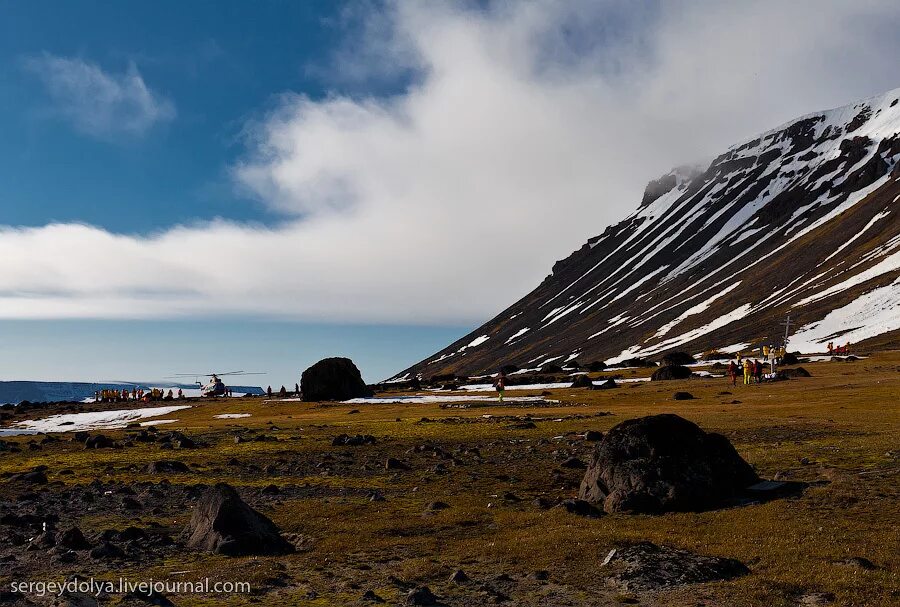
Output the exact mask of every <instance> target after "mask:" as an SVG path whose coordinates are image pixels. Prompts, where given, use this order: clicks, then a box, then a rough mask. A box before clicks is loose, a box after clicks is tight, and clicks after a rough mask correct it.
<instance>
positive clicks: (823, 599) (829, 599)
mask: <svg viewBox="0 0 900 607" xmlns="http://www.w3.org/2000/svg"><path fill="white" fill-rule="evenodd" d="M833 602H834V595H833V594H831V593H830V592H807V593H806V594H804V595H803V596H801V597H800V601H799V603H798V604H799V605H800V606H801V607H819V606H820V605H830V604H831V603H833Z"/></svg>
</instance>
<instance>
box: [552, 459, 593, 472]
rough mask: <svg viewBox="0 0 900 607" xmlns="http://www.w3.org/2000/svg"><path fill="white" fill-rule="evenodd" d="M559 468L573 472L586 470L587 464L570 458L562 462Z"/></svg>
mask: <svg viewBox="0 0 900 607" xmlns="http://www.w3.org/2000/svg"><path fill="white" fill-rule="evenodd" d="M559 466H560V468H571V469H574V470H587V464H585V463H584V462H583V461H581V460H580V459H578V458H577V457H570V458H569V459H567V460H565V461H564V462H562V463H561V464H560V465H559Z"/></svg>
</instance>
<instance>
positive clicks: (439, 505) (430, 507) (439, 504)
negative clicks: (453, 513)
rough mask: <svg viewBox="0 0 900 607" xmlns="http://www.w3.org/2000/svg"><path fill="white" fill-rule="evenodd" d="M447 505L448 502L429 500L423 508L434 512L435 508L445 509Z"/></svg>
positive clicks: (448, 505)
mask: <svg viewBox="0 0 900 607" xmlns="http://www.w3.org/2000/svg"><path fill="white" fill-rule="evenodd" d="M449 507H450V504H448V503H447V502H431V503H430V504H428V505H427V506H425V509H426V510H429V511H432V512H434V511H437V510H446V509H447V508H449Z"/></svg>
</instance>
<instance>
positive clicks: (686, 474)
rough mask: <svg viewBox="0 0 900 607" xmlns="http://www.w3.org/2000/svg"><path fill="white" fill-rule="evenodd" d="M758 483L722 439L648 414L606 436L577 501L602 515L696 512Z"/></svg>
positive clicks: (673, 417) (672, 417) (684, 422)
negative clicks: (593, 505)
mask: <svg viewBox="0 0 900 607" xmlns="http://www.w3.org/2000/svg"><path fill="white" fill-rule="evenodd" d="M758 481H759V478H758V477H757V476H756V473H755V472H754V471H753V469H752V468H751V467H750V465H749V464H748V463H747V462H745V461H744V460H743V459H741V456H740V455H738V453H737V451H735V450H734V447H732V446H731V443H730V442H728V439H727V438H725V437H724V436H721V435H719V434H712V433H707V432H704V431H703V430H701V429H700V428H699V427H698V426H697V425H696V424H694V423H692V422H689V421H688V420H686V419H684V418H682V417H679V416H677V415H672V414H663V415H651V416H648V417H641V418H638V419H630V420H627V421H624V422H622V423H621V424H619V425H617V426H615V427H614V428H613V429H612V430H610V431H609V432H607V433H606V435H605V436H604V437H603V440H602V441H601V442H600V444H599V445H598V446H597V449H596V451H595V452H594V456H593V458H592V459H591V464H590V466H589V467H588V469H587V472H586V473H585V475H584V479H583V480H582V481H581V487H580V490H579V492H578V497H579V498H581V499H583V500H586V501H588V502H591V503H602V504H603V507H604V509H605V510H606V511H607V512H631V513H659V512H670V511H697V510H706V509H709V508H714V507H716V506H719V505H721V504H722V503H723V502H724V501H725V500H727V499H728V498H729V497H731V496H733V495H734V494H735V493H737V492H738V491H740V490H741V489H744V488H745V487H747V486H749V485H752V484H754V483H756V482H758Z"/></svg>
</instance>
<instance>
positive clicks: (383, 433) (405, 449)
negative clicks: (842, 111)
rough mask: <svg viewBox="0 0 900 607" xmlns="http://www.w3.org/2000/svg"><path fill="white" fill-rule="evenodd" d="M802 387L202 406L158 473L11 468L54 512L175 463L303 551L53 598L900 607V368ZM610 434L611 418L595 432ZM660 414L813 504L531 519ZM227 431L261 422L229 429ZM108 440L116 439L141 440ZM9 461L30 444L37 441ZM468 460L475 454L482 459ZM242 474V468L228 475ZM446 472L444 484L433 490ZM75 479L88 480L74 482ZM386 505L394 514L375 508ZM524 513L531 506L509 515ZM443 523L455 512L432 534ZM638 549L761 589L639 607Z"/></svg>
mask: <svg viewBox="0 0 900 607" xmlns="http://www.w3.org/2000/svg"><path fill="white" fill-rule="evenodd" d="M804 367H805V368H807V369H808V370H809V371H810V372H811V373H812V374H813V377H810V378H805V379H796V380H792V381H788V382H780V383H775V384H764V385H753V386H749V387H746V386H741V385H738V386H736V387H732V386H731V384H730V382H729V381H728V380H726V379H721V378H713V379H691V380H685V381H671V382H660V383H657V382H653V383H634V384H622V385H621V387H619V388H617V389H614V390H608V391H588V390H582V389H578V390H573V389H559V390H553V391H552V394H551V396H548V398H552V399H558V400H559V401H560V403H559V404H558V405H554V406H552V407H535V408H525V407H517V406H513V405H511V404H510V405H505V406H501V405H499V404H496V405H494V406H490V407H477V408H470V409H442V408H440V406H438V405H436V404H435V405H409V404H402V405H397V404H367V405H328V404H326V405H322V404H314V403H300V402H279V401H273V402H264V401H263V400H262V399H229V400H216V401H202V402H201V401H192V403H191V404H192V405H194V406H193V407H192V408H191V409H188V410H184V411H179V412H177V413H176V414H174V415H169V416H167V417H177V418H178V422H177V423H174V424H170V425H167V426H165V427H160V430H161V431H168V430H179V431H181V432H184V433H185V434H187V435H189V436H190V437H192V438H195V439H197V440H199V441H202V442H204V443H206V444H207V445H208V446H206V447H204V448H200V449H193V450H174V451H162V450H160V448H159V445H157V444H155V443H146V444H145V443H137V444H136V445H135V446H133V447H128V448H125V449H116V450H114V449H101V450H91V451H87V450H84V449H83V448H82V447H81V445H80V444H77V443H73V442H68V441H66V440H63V441H61V442H56V443H48V444H45V445H43V447H42V449H41V450H35V451H32V450H28V449H23V450H22V451H21V452H20V453H6V454H3V455H0V473H5V472H18V471H22V470H26V469H30V468H32V467H34V466H38V465H46V466H48V467H49V473H48V476H49V478H50V481H51V484H50V485H49V486H48V488H47V490H49V491H54V490H60V489H61V488H63V487H65V486H72V485H74V484H80V483H82V484H83V483H89V482H91V481H94V480H95V479H98V478H99V479H100V480H102V481H104V482H110V481H121V482H125V483H129V484H134V483H138V482H141V481H151V482H159V480H160V477H159V476H153V475H149V474H147V473H146V472H145V470H144V468H145V466H146V464H147V463H149V462H151V461H154V460H159V459H178V460H180V461H183V462H185V463H187V464H189V465H191V466H193V467H194V470H195V472H194V473H192V474H183V475H169V476H168V477H167V478H168V480H169V481H170V482H171V483H173V484H178V483H186V484H194V483H201V482H202V483H214V482H218V481H225V482H228V483H230V484H232V485H234V486H235V487H237V488H238V489H239V490H240V491H241V492H242V493H245V494H246V495H248V496H249V497H248V501H249V502H250V503H252V504H253V505H254V506H255V507H257V508H258V509H259V510H260V511H262V512H264V513H265V514H266V515H267V516H269V517H270V518H272V519H273V520H274V521H275V522H276V523H277V524H278V525H279V526H280V527H281V528H282V530H283V531H284V532H285V533H291V534H297V535H298V536H299V537H302V541H301V542H300V546H301V550H300V551H298V552H297V553H296V554H294V555H290V556H287V557H271V558H225V557H220V556H213V555H205V554H199V553H196V552H191V551H187V550H178V551H176V552H173V553H170V554H168V555H167V556H166V557H165V558H160V559H152V558H151V559H148V560H147V562H141V563H134V562H132V563H125V564H124V565H123V567H122V568H117V569H115V570H111V569H110V565H109V564H108V563H100V562H96V561H91V560H90V559H86V560H85V561H83V562H78V563H75V564H72V565H69V566H63V565H60V567H59V570H55V569H54V570H48V571H43V572H32V573H33V577H37V574H40V575H41V577H43V578H45V579H56V578H58V577H63V576H65V575H67V574H69V573H72V572H75V571H77V572H80V573H82V574H84V575H95V576H98V577H102V576H103V575H115V576H116V577H118V576H119V575H128V576H129V577H131V578H133V579H140V578H150V577H152V578H154V579H200V578H202V577H206V576H209V577H211V578H214V579H221V580H239V581H249V582H250V583H251V584H252V586H253V587H254V588H255V589H256V592H255V593H254V594H252V595H218V596H212V597H209V596H197V595H181V596H170V598H171V599H172V600H173V601H174V602H175V603H176V604H177V605H213V604H216V605H244V604H249V603H262V604H265V605H346V604H352V603H355V602H356V601H358V600H359V598H360V596H361V595H362V593H363V592H364V591H366V590H374V591H375V592H376V593H377V594H379V595H380V596H382V597H384V598H385V599H387V600H388V601H389V602H395V601H396V600H397V598H398V596H400V594H401V589H402V583H403V582H406V583H409V584H425V585H428V586H429V587H431V589H432V590H433V591H434V592H435V593H436V594H437V595H438V596H440V597H441V598H442V599H443V601H444V602H445V603H447V604H449V605H473V604H491V603H493V602H495V601H496V600H498V599H497V598H496V597H497V594H498V592H496V591H495V590H492V589H491V588H499V587H502V586H503V584H505V583H506V582H497V583H496V584H494V585H493V586H491V585H490V584H487V585H485V586H484V587H483V588H481V587H479V582H480V581H489V580H495V578H496V577H497V576H498V575H500V574H508V575H509V576H511V577H512V578H513V579H514V580H516V581H515V582H514V583H513V585H512V586H507V587H505V588H506V589H505V591H504V593H503V594H506V595H507V596H508V597H509V598H510V599H511V601H510V602H509V603H507V604H518V605H579V604H588V605H605V604H617V603H619V602H622V601H630V600H632V599H636V600H637V601H639V604H644V605H657V604H659V605H663V604H665V605H684V606H688V605H690V606H696V605H734V606H757V605H773V606H779V605H796V604H797V601H798V597H799V596H801V595H802V594H803V593H805V592H814V591H818V592H825V593H831V594H833V595H834V600H835V604H837V605H872V606H884V605H890V604H898V603H900V578H898V567H900V486H898V471H900V407H898V399H900V352H887V353H880V354H874V355H872V356H871V357H870V358H867V359H863V360H859V361H856V362H840V363H838V362H822V363H811V364H804ZM626 373H630V372H626ZM646 373H647V372H646V371H636V372H635V374H636V375H641V374H646ZM595 375H596V374H595ZM678 390H685V391H689V392H691V393H692V394H693V395H694V396H695V397H697V398H696V400H689V401H677V402H676V401H674V400H672V398H671V397H672V394H673V392H675V391H678ZM723 392H730V393H731V394H723ZM529 394H531V395H535V394H539V392H524V391H510V392H508V398H514V397H515V396H518V395H523V396H524V395H529ZM732 401H740V402H739V403H733V402H732ZM352 410H358V411H359V412H358V413H352V414H351V411H352ZM603 412H608V413H611V415H608V416H600V415H596V414H598V413H603ZM663 412H671V413H677V414H679V415H681V416H683V417H685V418H687V419H690V420H692V421H694V422H696V423H697V424H699V425H700V426H701V427H702V428H703V429H705V430H708V431H715V432H720V433H722V434H724V435H726V436H727V437H729V439H730V440H731V441H732V443H733V444H734V445H735V447H736V448H737V450H738V452H739V453H740V454H741V455H742V456H743V457H744V458H745V459H746V460H747V461H748V462H750V463H751V464H753V465H754V466H755V467H756V469H757V471H758V472H759V474H760V475H761V476H762V477H764V478H772V477H774V476H775V475H776V474H778V475H779V477H787V478H790V479H791V480H798V481H806V482H809V483H811V485H810V486H809V488H807V489H806V490H805V491H804V493H803V494H802V495H800V496H799V497H796V498H789V499H780V500H775V501H771V502H768V503H764V504H757V505H750V506H744V507H736V508H727V509H721V510H715V511H710V512H702V513H678V514H667V515H662V516H629V515H607V516H603V517H601V518H599V519H585V518H580V517H577V516H575V515H571V514H568V513H566V512H564V511H562V510H561V509H550V510H544V509H541V508H538V507H536V506H535V505H533V504H532V502H533V500H534V499H535V498H537V497H541V496H543V497H547V498H551V499H559V498H563V497H571V496H573V495H574V493H575V490H574V489H573V487H574V486H575V484H576V483H577V481H578V480H580V476H581V474H582V471H579V470H567V469H560V468H559V464H560V462H561V461H562V460H563V459H564V458H566V457H569V456H577V457H580V458H582V459H584V460H587V458H588V457H589V455H590V451H591V444H590V443H586V442H585V441H583V440H581V439H580V438H579V437H578V436H577V435H578V434H581V433H584V432H585V431H586V430H600V431H605V430H608V429H609V428H610V427H612V426H613V425H615V424H617V423H619V422H621V421H623V420H625V419H629V418H633V417H638V416H642V415H648V414H654V413H663ZM220 413H250V414H252V416H251V417H249V418H243V419H236V420H234V419H232V420H218V419H213V416H214V415H216V414H220ZM485 415H492V416H494V417H492V418H488V417H484V416H485ZM525 415H531V416H532V417H533V419H534V421H535V424H536V426H537V428H535V429H522V430H517V429H510V428H509V425H510V424H509V422H508V421H505V420H503V419H502V418H501V416H525ZM423 418H427V420H428V421H425V420H423ZM448 418H458V419H453V420H449V421H448ZM498 419H499V421H498ZM272 426H275V427H277V430H273V429H272ZM243 429H252V430H255V431H256V432H257V433H264V434H270V435H273V436H275V437H278V439H279V440H278V441H274V442H244V443H240V444H236V443H235V442H234V440H233V434H234V433H235V432H237V431H243ZM340 433H348V434H357V433H361V434H371V435H374V436H375V437H376V438H377V439H378V443H377V444H376V445H371V446H361V447H332V446H331V440H332V438H333V437H334V436H336V435H338V434H340ZM106 434H108V435H110V436H112V437H114V438H121V437H122V436H123V435H124V432H123V431H113V432H107V433H106ZM62 437H63V438H65V435H62ZM542 439H543V440H542ZM11 440H14V441H15V442H19V443H23V444H25V443H27V442H28V441H29V440H31V438H30V437H19V438H16V439H11ZM425 443H428V444H431V445H434V446H437V447H440V448H441V449H443V450H444V451H446V452H450V453H454V454H456V455H457V460H458V461H457V464H456V465H453V464H452V463H450V461H449V460H446V459H442V458H441V457H435V456H433V455H431V454H429V453H427V452H425V453H420V452H410V451H409V450H410V449H412V448H413V447H416V446H417V445H422V444H425ZM466 448H477V449H479V450H480V457H478V456H474V455H471V453H470V452H467V451H465V449H466ZM326 454H330V456H331V457H330V458H329V457H327V456H326ZM387 457H396V458H399V459H402V460H404V461H406V462H408V463H409V464H410V465H411V468H412V469H411V470H409V471H392V470H385V468H384V461H385V459H386V458H387ZM232 458H235V459H237V460H239V461H240V463H241V464H240V465H234V464H233V463H231V464H229V460H231V459H232ZM801 462H805V463H801ZM438 464H444V465H445V466H444V467H441V466H438V467H437V468H436V466H437V465H438ZM64 469H68V470H69V471H71V474H65V475H63V474H60V472H61V471H62V470H64ZM270 484H275V485H277V486H279V487H281V488H282V490H283V491H282V494H281V495H280V496H275V497H273V498H271V499H266V500H261V499H256V497H257V496H258V489H259V488H260V487H264V486H267V485H270ZM0 491H2V492H3V493H0V499H11V498H10V496H11V493H10V491H11V489H10V488H9V487H3V486H2V483H0ZM372 492H378V493H380V494H382V495H384V497H385V498H386V499H385V500H384V501H370V499H369V495H370V493H372ZM507 493H511V494H514V496H515V497H517V498H519V500H520V501H514V500H513V499H508V498H510V496H506V497H504V496H505V494H507ZM14 497H15V496H12V498H14ZM434 501H442V502H446V503H447V504H449V506H450V507H449V508H447V509H444V510H439V511H436V512H426V509H427V505H428V504H429V503H431V502H434ZM71 516H72V518H71V521H72V522H74V523H75V524H77V525H78V526H79V527H80V528H81V529H82V530H83V531H84V532H85V534H86V535H90V534H91V533H95V532H98V531H100V530H102V529H105V528H109V527H118V528H122V527H124V526H127V525H135V526H145V525H147V524H149V523H150V522H151V521H152V522H155V523H159V524H161V525H163V526H165V527H168V528H170V529H171V530H172V532H173V533H177V532H178V530H179V529H180V528H182V527H183V526H184V524H185V523H186V522H187V519H188V518H189V516H190V512H189V511H184V512H181V513H179V514H175V515H171V516H170V515H166V516H162V517H160V516H153V515H151V514H149V513H146V512H140V513H137V514H129V513H127V512H121V513H120V514H119V515H118V516H110V515H109V514H104V515H102V516H98V515H95V514H91V513H89V512H83V513H80V512H78V511H73V512H72V513H71ZM640 540H649V541H652V542H655V543H658V544H666V545H671V546H675V547H678V548H685V549H689V550H693V551H695V552H699V553H703V554H710V555H718V556H727V557H732V558H736V559H739V560H740V561H742V562H744V563H745V564H746V565H747V566H748V567H749V568H750V570H751V573H750V574H749V575H747V576H745V577H741V578H738V579H735V580H732V581H728V582H721V583H714V584H703V585H694V586H687V587H681V588H677V589H674V590H669V591H664V592H659V593H652V594H643V595H639V594H629V593H624V594H623V593H622V592H621V591H617V590H615V589H612V588H609V587H607V586H606V584H605V583H604V576H603V572H602V570H601V569H600V568H599V564H600V562H601V561H602V560H603V558H604V556H605V555H606V554H607V552H609V550H610V549H611V548H613V547H615V546H617V545H621V544H623V543H629V542H635V541H640ZM852 556H861V557H865V558H867V559H869V560H871V561H872V562H874V563H875V564H876V565H877V566H878V568H877V569H875V570H871V571H870V570H863V569H858V568H853V567H848V566H847V565H844V564H841V561H843V560H845V559H847V558H849V557H852ZM2 567H3V566H2V565H0V583H2V584H6V583H8V582H9V581H11V580H10V579H9V578H8V574H7V573H6V572H4V570H3V569H2ZM458 568H461V569H463V570H464V571H465V572H466V573H467V574H468V575H469V576H470V577H471V578H472V579H473V580H476V582H475V584H474V586H473V585H471V584H470V585H468V586H466V585H455V584H451V583H449V582H448V581H447V578H448V576H449V575H450V573H451V572H452V571H454V570H455V569H458ZM535 570H547V571H548V572H549V574H550V577H549V581H547V582H537V581H532V580H526V579H525V576H526V575H527V574H528V573H530V572H532V571H535ZM174 572H186V573H174ZM488 586H491V588H489V587H488Z"/></svg>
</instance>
